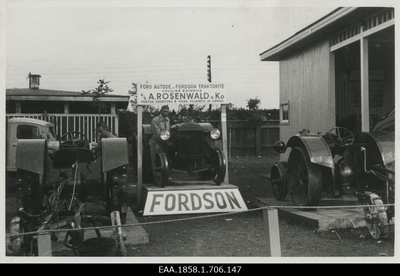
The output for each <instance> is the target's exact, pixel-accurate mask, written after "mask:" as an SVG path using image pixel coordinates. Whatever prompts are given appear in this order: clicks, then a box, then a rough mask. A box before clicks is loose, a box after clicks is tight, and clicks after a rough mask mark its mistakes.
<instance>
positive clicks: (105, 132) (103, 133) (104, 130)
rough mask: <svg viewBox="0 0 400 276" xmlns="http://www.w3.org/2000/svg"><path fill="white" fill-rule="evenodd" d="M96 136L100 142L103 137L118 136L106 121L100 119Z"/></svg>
mask: <svg viewBox="0 0 400 276" xmlns="http://www.w3.org/2000/svg"><path fill="white" fill-rule="evenodd" d="M96 138H97V139H96V140H97V142H98V143H99V142H100V140H101V139H102V138H116V136H115V135H114V134H112V132H111V131H110V128H109V126H108V125H107V123H106V122H103V121H100V122H98V123H97V125H96Z"/></svg>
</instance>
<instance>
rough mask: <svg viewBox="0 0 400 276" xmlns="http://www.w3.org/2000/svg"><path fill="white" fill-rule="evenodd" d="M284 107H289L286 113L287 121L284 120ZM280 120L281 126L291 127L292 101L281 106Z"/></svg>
mask: <svg viewBox="0 0 400 276" xmlns="http://www.w3.org/2000/svg"><path fill="white" fill-rule="evenodd" d="M284 106H287V111H285V113H287V116H285V117H287V118H286V119H284V110H283V107H284ZM279 120H280V124H281V125H290V101H288V102H286V103H282V104H280V108H279Z"/></svg>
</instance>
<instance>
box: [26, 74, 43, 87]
mask: <svg viewBox="0 0 400 276" xmlns="http://www.w3.org/2000/svg"><path fill="white" fill-rule="evenodd" d="M40 77H41V76H40V75H35V74H31V73H29V75H28V78H29V88H30V89H39V85H40Z"/></svg>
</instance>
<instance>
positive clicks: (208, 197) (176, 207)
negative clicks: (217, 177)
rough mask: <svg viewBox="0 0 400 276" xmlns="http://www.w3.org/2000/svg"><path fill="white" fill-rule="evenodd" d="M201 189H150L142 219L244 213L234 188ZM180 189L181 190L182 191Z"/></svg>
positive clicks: (242, 203)
mask: <svg viewBox="0 0 400 276" xmlns="http://www.w3.org/2000/svg"><path fill="white" fill-rule="evenodd" d="M218 187H221V188H216V187H215V186H214V187H212V186H211V187H210V186H207V187H204V188H202V189H200V188H199V189H174V188H173V187H172V186H169V187H168V188H170V189H168V190H166V189H165V188H155V189H152V188H149V190H148V193H147V199H146V204H145V207H144V210H143V215H145V216H154V215H172V214H188V213H215V212H238V211H245V210H247V207H246V204H245V203H244V201H243V198H242V196H241V194H240V193H239V190H238V189H237V187H236V186H233V185H229V184H223V185H222V186H218ZM182 188H183V187H182Z"/></svg>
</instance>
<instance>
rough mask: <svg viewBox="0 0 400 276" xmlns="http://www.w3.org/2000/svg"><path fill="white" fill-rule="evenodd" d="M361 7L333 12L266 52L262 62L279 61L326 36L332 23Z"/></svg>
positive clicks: (261, 57) (339, 9)
mask: <svg viewBox="0 0 400 276" xmlns="http://www.w3.org/2000/svg"><path fill="white" fill-rule="evenodd" d="M357 9H360V8H359V7H355V8H354V7H350V8H349V7H347V8H338V9H336V10H333V11H332V12H331V13H329V14H327V15H326V16H324V17H323V18H321V19H320V20H318V21H316V22H314V23H312V24H311V25H309V26H307V27H305V28H304V29H302V30H300V31H299V32H297V33H295V34H294V35H293V36H291V37H289V38H288V39H286V40H284V41H282V42H281V43H279V44H277V45H275V46H274V47H272V48H270V49H268V50H266V51H264V52H263V53H261V54H260V60H261V61H279V60H281V59H282V57H284V56H286V55H287V54H288V53H290V52H292V50H293V49H295V48H299V47H301V46H304V45H306V44H308V43H311V42H312V40H313V39H316V38H318V37H322V35H326V31H325V30H326V28H327V27H328V26H330V25H332V23H334V22H336V21H338V20H339V19H342V18H344V17H346V16H348V15H349V14H351V13H353V12H354V11H356V10H357Z"/></svg>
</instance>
